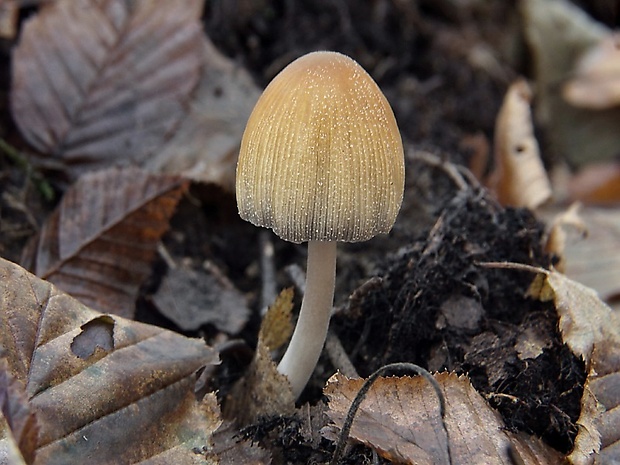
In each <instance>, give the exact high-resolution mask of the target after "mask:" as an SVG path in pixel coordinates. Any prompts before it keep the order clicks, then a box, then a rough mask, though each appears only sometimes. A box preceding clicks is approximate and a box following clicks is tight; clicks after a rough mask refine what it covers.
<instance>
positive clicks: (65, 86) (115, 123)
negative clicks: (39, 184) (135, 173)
mask: <svg viewBox="0 0 620 465" xmlns="http://www.w3.org/2000/svg"><path fill="white" fill-rule="evenodd" d="M201 10H202V0H189V1H185V2H161V1H156V0H141V1H139V2H135V1H131V0H59V1H57V2H54V4H52V5H50V6H49V7H46V8H44V9H42V11H41V12H40V13H39V14H38V15H36V16H35V17H33V18H32V19H30V20H29V21H28V22H27V23H26V24H25V26H24V28H23V33H22V35H21V38H20V43H19V46H18V47H17V48H16V49H15V52H14V56H13V70H12V71H13V75H12V83H13V88H12V91H11V104H12V109H13V115H14V117H15V120H16V122H17V125H18V126H19V129H20V131H21V132H22V134H23V135H24V137H25V138H26V139H27V140H28V142H29V143H30V144H32V146H34V147H35V148H36V149H37V150H39V151H40V152H42V153H43V154H45V155H49V156H51V157H52V158H53V160H54V162H55V163H56V164H59V165H60V167H61V168H63V169H64V170H65V171H66V173H67V174H68V175H69V177H70V178H73V179H75V178H76V177H77V176H78V175H79V174H81V173H82V172H84V171H87V170H94V169H97V168H102V167H109V166H111V165H113V164H121V165H129V164H133V165H142V164H144V163H145V161H146V160H147V159H148V157H149V156H150V155H151V154H152V153H153V152H154V150H156V149H158V148H159V147H160V146H161V145H162V144H163V143H164V142H165V141H166V140H167V138H169V137H170V135H171V134H172V132H173V130H174V129H175V128H176V126H177V125H178V123H179V122H180V120H181V118H182V117H183V116H185V114H186V104H187V102H188V99H189V96H190V93H191V91H192V90H193V89H194V87H195V86H196V84H197V83H198V79H199V75H200V66H201V63H202V54H201V51H202V28H201V24H200V22H199V20H198V18H199V16H200V12H201Z"/></svg>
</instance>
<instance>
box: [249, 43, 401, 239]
mask: <svg viewBox="0 0 620 465" xmlns="http://www.w3.org/2000/svg"><path fill="white" fill-rule="evenodd" d="M403 189H404V155H403V145H402V141H401V137H400V133H399V131H398V126H397V125H396V119H395V118H394V114H393V112H392V109H391V108H390V105H389V103H388V102H387V100H386V98H385V97H384V95H383V93H382V92H381V90H380V89H379V87H378V86H377V84H376V83H375V82H374V81H373V79H372V78H371V77H370V75H369V74H368V73H366V71H364V69H363V68H362V67H361V66H360V65H359V64H357V63H356V62H355V61H353V60H352V59H351V58H349V57H347V56H345V55H342V54H340V53H336V52H313V53H310V54H308V55H305V56H303V57H301V58H299V59H297V60H296V61H294V62H292V63H291V64H290V65H289V66H287V67H286V68H285V69H284V70H283V71H282V72H280V74H278V75H277V76H276V77H275V78H274V80H273V81H272V82H271V83H270V84H269V85H268V86H267V88H266V89H265V91H264V92H263V94H262V96H261V97H260V99H259V100H258V102H257V104H256V106H255V108H254V110H253V112H252V114H251V116H250V119H249V120H248V124H247V127H246V129H245V132H244V134H243V139H242V142H241V150H240V154H239V161H238V164H237V205H238V208H239V214H240V216H241V217H242V218H243V219H245V220H247V221H250V222H251V223H253V224H255V225H257V226H264V227H268V228H271V229H273V231H274V232H275V233H276V234H277V235H278V236H280V237H281V238H282V239H285V240H287V241H291V242H305V241H309V240H319V241H334V240H335V241H346V242H356V241H364V240H367V239H370V238H371V237H373V236H375V235H376V234H378V233H386V232H389V230H390V229H391V228H392V226H393V224H394V221H395V219H396V215H397V214H398V210H399V209H400V204H401V202H402V197H403Z"/></svg>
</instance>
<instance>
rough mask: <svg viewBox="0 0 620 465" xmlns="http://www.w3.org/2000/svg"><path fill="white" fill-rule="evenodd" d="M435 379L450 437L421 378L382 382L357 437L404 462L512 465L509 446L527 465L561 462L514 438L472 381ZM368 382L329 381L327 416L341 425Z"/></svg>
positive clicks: (361, 416) (368, 401)
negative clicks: (444, 404)
mask: <svg viewBox="0 0 620 465" xmlns="http://www.w3.org/2000/svg"><path fill="white" fill-rule="evenodd" d="M435 379H437V381H438V382H439V384H440V386H441V388H442V391H443V393H444V396H445V400H446V413H445V418H444V421H445V427H446V428H447V431H448V435H447V436H446V432H445V429H444V426H443V425H442V419H441V415H440V413H439V400H438V399H437V395H436V393H435V391H434V389H433V387H432V386H431V385H430V384H429V383H428V382H427V381H426V380H424V379H423V378H422V377H419V376H418V377H415V378H410V377H401V378H396V377H394V378H379V379H377V381H376V382H375V384H374V385H373V386H372V387H371V389H370V391H369V392H368V394H367V396H366V398H365V399H364V401H363V402H362V405H361V407H360V410H359V412H358V414H357V416H356V418H355V421H354V422H353V427H352V429H351V436H352V437H353V438H355V439H356V440H358V441H360V442H362V443H364V444H366V445H368V446H370V447H373V448H374V449H376V450H377V452H378V453H379V454H380V455H381V456H383V457H385V458H387V459H388V460H391V461H394V462H398V463H415V464H437V463H453V464H455V465H456V464H470V463H485V464H487V463H489V464H490V463H493V464H506V465H511V464H512V463H513V462H512V461H511V460H510V458H509V456H508V449H509V447H510V448H512V449H513V450H516V451H517V453H518V454H519V455H520V457H521V459H522V460H523V463H525V464H539V465H540V464H549V465H552V464H556V463H559V461H560V459H561V455H560V454H559V453H558V452H556V451H554V450H553V449H551V448H549V447H548V446H545V445H543V444H542V443H541V442H539V441H536V440H533V439H531V438H527V437H526V436H524V435H520V436H517V435H511V434H508V433H507V432H506V430H505V427H504V424H503V422H502V421H501V418H500V417H499V414H498V413H497V412H496V411H494V410H493V409H492V408H491V407H490V406H489V405H488V403H487V402H486V401H485V400H484V399H483V398H482V397H481V396H480V394H478V393H477V392H476V391H475V389H474V388H473V387H472V386H471V384H470V382H469V380H468V379H467V378H466V377H457V376H456V375H454V374H448V373H441V374H437V375H435ZM363 382H364V380H361V379H351V380H350V379H347V378H346V377H344V376H342V375H340V374H336V375H334V376H332V377H331V378H330V380H329V381H328V384H327V386H326V388H325V394H326V395H327V396H328V398H329V410H328V412H327V413H328V415H329V417H330V418H331V419H332V421H333V422H334V423H335V424H336V425H337V426H338V427H341V426H342V423H343V421H344V417H345V415H346V413H347V411H348V409H349V407H350V405H351V402H352V401H353V399H354V397H355V395H356V394H357V391H358V390H359V389H360V387H361V385H362V383H363ZM448 441H449V449H450V457H451V462H449V461H448Z"/></svg>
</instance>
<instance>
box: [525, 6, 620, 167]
mask: <svg viewBox="0 0 620 465" xmlns="http://www.w3.org/2000/svg"><path fill="white" fill-rule="evenodd" d="M520 5H521V11H522V13H523V25H524V29H525V30H524V33H525V38H526V40H527V43H528V45H529V47H530V49H531V54H532V67H533V70H534V77H535V79H536V107H535V113H536V117H537V120H538V122H539V123H541V124H542V125H543V126H544V127H545V129H546V135H547V140H548V142H549V145H550V148H551V149H552V150H553V152H554V153H555V154H557V155H558V156H562V157H565V158H566V160H568V162H569V163H570V164H571V165H572V166H577V167H579V166H584V165H587V164H589V163H593V162H595V161H606V160H611V159H613V158H614V157H616V155H617V154H618V147H619V146H620V131H618V121H619V118H620V108H617V107H616V108H611V109H608V110H601V111H597V112H593V111H591V110H588V109H583V108H577V107H574V106H572V105H570V104H569V103H568V102H566V101H565V100H564V98H563V97H562V94H561V90H562V83H563V82H565V81H566V79H567V78H569V77H570V75H571V73H572V72H573V69H574V66H575V63H576V61H577V59H578V58H579V57H580V56H581V54H583V53H584V52H585V51H587V50H588V49H589V48H590V47H592V46H593V45H595V44H597V43H598V42H599V41H600V40H601V39H602V38H603V37H606V36H608V35H609V34H610V32H611V31H610V30H609V29H608V28H607V27H605V26H604V25H602V24H601V23H598V22H596V21H594V20H593V19H592V17H591V16H589V15H588V14H587V13H585V12H584V11H583V9H582V8H580V7H578V6H577V5H575V4H574V2H570V1H569V0H546V1H541V0H522V1H521V2H520Z"/></svg>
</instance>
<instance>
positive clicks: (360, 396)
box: [329, 362, 452, 465]
mask: <svg viewBox="0 0 620 465" xmlns="http://www.w3.org/2000/svg"><path fill="white" fill-rule="evenodd" d="M392 371H405V372H414V373H415V374H417V375H420V376H423V377H424V378H425V379H426V380H427V381H428V382H429V383H430V384H431V386H433V389H435V393H436V394H437V397H438V398H439V413H440V414H441V419H442V424H443V428H444V431H445V432H446V445H447V448H448V450H447V453H448V463H449V464H452V455H451V453H450V438H449V436H448V428H447V427H446V423H445V421H443V420H444V417H445V413H446V400H445V397H444V395H443V392H442V391H441V386H439V383H438V382H437V380H436V379H435V378H433V375H431V374H430V373H429V372H428V371H426V370H425V369H424V368H422V367H420V366H418V365H416V364H414V363H406V362H400V363H390V364H389V365H385V366H382V367H381V368H379V369H378V370H377V371H375V372H374V373H373V374H371V375H370V376H369V377H368V379H367V380H366V381H364V384H362V387H361V388H360V390H359V391H358V392H357V395H356V396H355V399H353V402H352V403H351V407H349V411H348V412H347V416H346V418H345V420H344V423H343V425H342V429H341V431H340V435H339V436H338V443H337V444H336V450H335V451H334V455H333V457H332V460H331V462H329V464H330V465H337V464H338V462H339V461H340V459H341V458H342V455H343V452H344V448H345V446H346V444H347V441H348V439H349V433H350V432H351V426H353V420H354V419H355V414H356V413H357V410H358V409H359V407H360V405H361V404H362V402H363V400H364V398H365V397H366V394H368V391H369V390H370V388H371V387H372V385H373V384H374V382H375V381H376V380H377V379H378V378H379V377H380V376H383V375H385V374H387V373H389V372H392Z"/></svg>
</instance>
